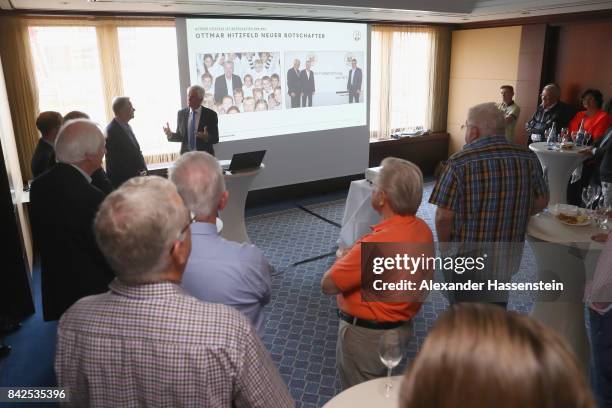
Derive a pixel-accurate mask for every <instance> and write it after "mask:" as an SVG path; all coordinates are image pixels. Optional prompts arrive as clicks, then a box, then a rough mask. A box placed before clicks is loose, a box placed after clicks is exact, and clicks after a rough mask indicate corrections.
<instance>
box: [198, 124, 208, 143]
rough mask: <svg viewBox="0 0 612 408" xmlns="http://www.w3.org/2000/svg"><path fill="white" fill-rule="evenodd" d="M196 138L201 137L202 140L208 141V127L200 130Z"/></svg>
mask: <svg viewBox="0 0 612 408" xmlns="http://www.w3.org/2000/svg"><path fill="white" fill-rule="evenodd" d="M196 137H199V138H200V139H202V140H207V139H208V130H207V129H206V126H204V128H203V129H202V130H199V131H198V132H197V133H196Z"/></svg>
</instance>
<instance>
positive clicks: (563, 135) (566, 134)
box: [560, 128, 569, 145]
mask: <svg viewBox="0 0 612 408" xmlns="http://www.w3.org/2000/svg"><path fill="white" fill-rule="evenodd" d="M560 136H561V141H560V142H561V145H563V144H565V143H567V142H569V139H568V137H569V131H568V129H567V128H561V134H560Z"/></svg>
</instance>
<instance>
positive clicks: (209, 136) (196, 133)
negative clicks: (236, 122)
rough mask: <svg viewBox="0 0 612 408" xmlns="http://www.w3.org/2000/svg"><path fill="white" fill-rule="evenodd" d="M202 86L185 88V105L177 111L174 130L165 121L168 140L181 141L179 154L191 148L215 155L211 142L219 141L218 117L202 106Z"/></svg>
mask: <svg viewBox="0 0 612 408" xmlns="http://www.w3.org/2000/svg"><path fill="white" fill-rule="evenodd" d="M203 100H204V88H202V87H201V86H199V85H192V86H190V87H189V88H188V89H187V105H188V106H187V107H186V108H185V109H181V110H180V111H178V118H177V120H176V132H172V131H171V130H170V126H169V125H168V123H166V126H164V133H166V136H167V137H168V141H169V142H180V143H181V154H183V153H185V152H190V151H193V150H199V151H203V152H208V153H210V154H212V155H213V156H214V155H215V151H214V149H213V144H215V143H219V126H218V122H219V119H218V118H217V114H216V113H215V111H214V110H212V109H208V108H205V107H203V106H202V101H203Z"/></svg>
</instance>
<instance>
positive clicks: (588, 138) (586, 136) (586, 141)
mask: <svg viewBox="0 0 612 408" xmlns="http://www.w3.org/2000/svg"><path fill="white" fill-rule="evenodd" d="M592 136H593V135H591V132H586V133H585V134H584V145H585V146H588V145H589V144H590V142H591V137H592Z"/></svg>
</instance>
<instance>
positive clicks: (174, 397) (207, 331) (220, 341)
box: [55, 280, 294, 408]
mask: <svg viewBox="0 0 612 408" xmlns="http://www.w3.org/2000/svg"><path fill="white" fill-rule="evenodd" d="M55 370H56V373H57V379H58V384H59V386H60V387H67V388H68V389H69V395H70V399H71V403H70V404H69V405H70V406H82V407H144V406H147V407H233V406H235V407H266V408H267V407H293V406H294V402H293V400H292V398H291V396H290V395H289V393H288V391H287V388H286V386H285V385H284V383H283V381H282V380H281V378H280V376H279V374H278V371H277V370H276V367H275V366H274V364H273V363H272V360H271V358H270V356H269V354H268V352H267V351H266V350H265V349H264V347H263V345H262V343H261V341H260V340H259V338H258V337H257V334H256V333H255V331H254V329H253V328H252V327H251V325H250V324H249V322H248V320H247V319H246V318H245V317H244V316H242V315H241V314H240V313H239V312H237V311H236V310H234V309H232V308H231V307H228V306H224V305H220V304H212V303H203V302H200V301H199V300H197V299H195V298H193V297H191V296H189V295H187V294H186V293H185V292H184V291H183V290H182V289H181V288H180V286H178V285H175V284H173V283H169V282H165V283H156V284H148V285H137V286H127V285H124V284H122V283H121V282H119V281H118V280H115V281H113V282H112V283H111V284H110V291H109V292H106V293H103V294H100V295H96V296H89V297H86V298H83V299H81V300H79V301H78V302H77V303H76V304H74V305H73V306H72V307H71V308H70V309H69V310H68V311H67V312H66V313H65V314H64V315H63V317H62V319H61V321H60V324H59V328H58V342H57V350H56V357H55Z"/></svg>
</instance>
